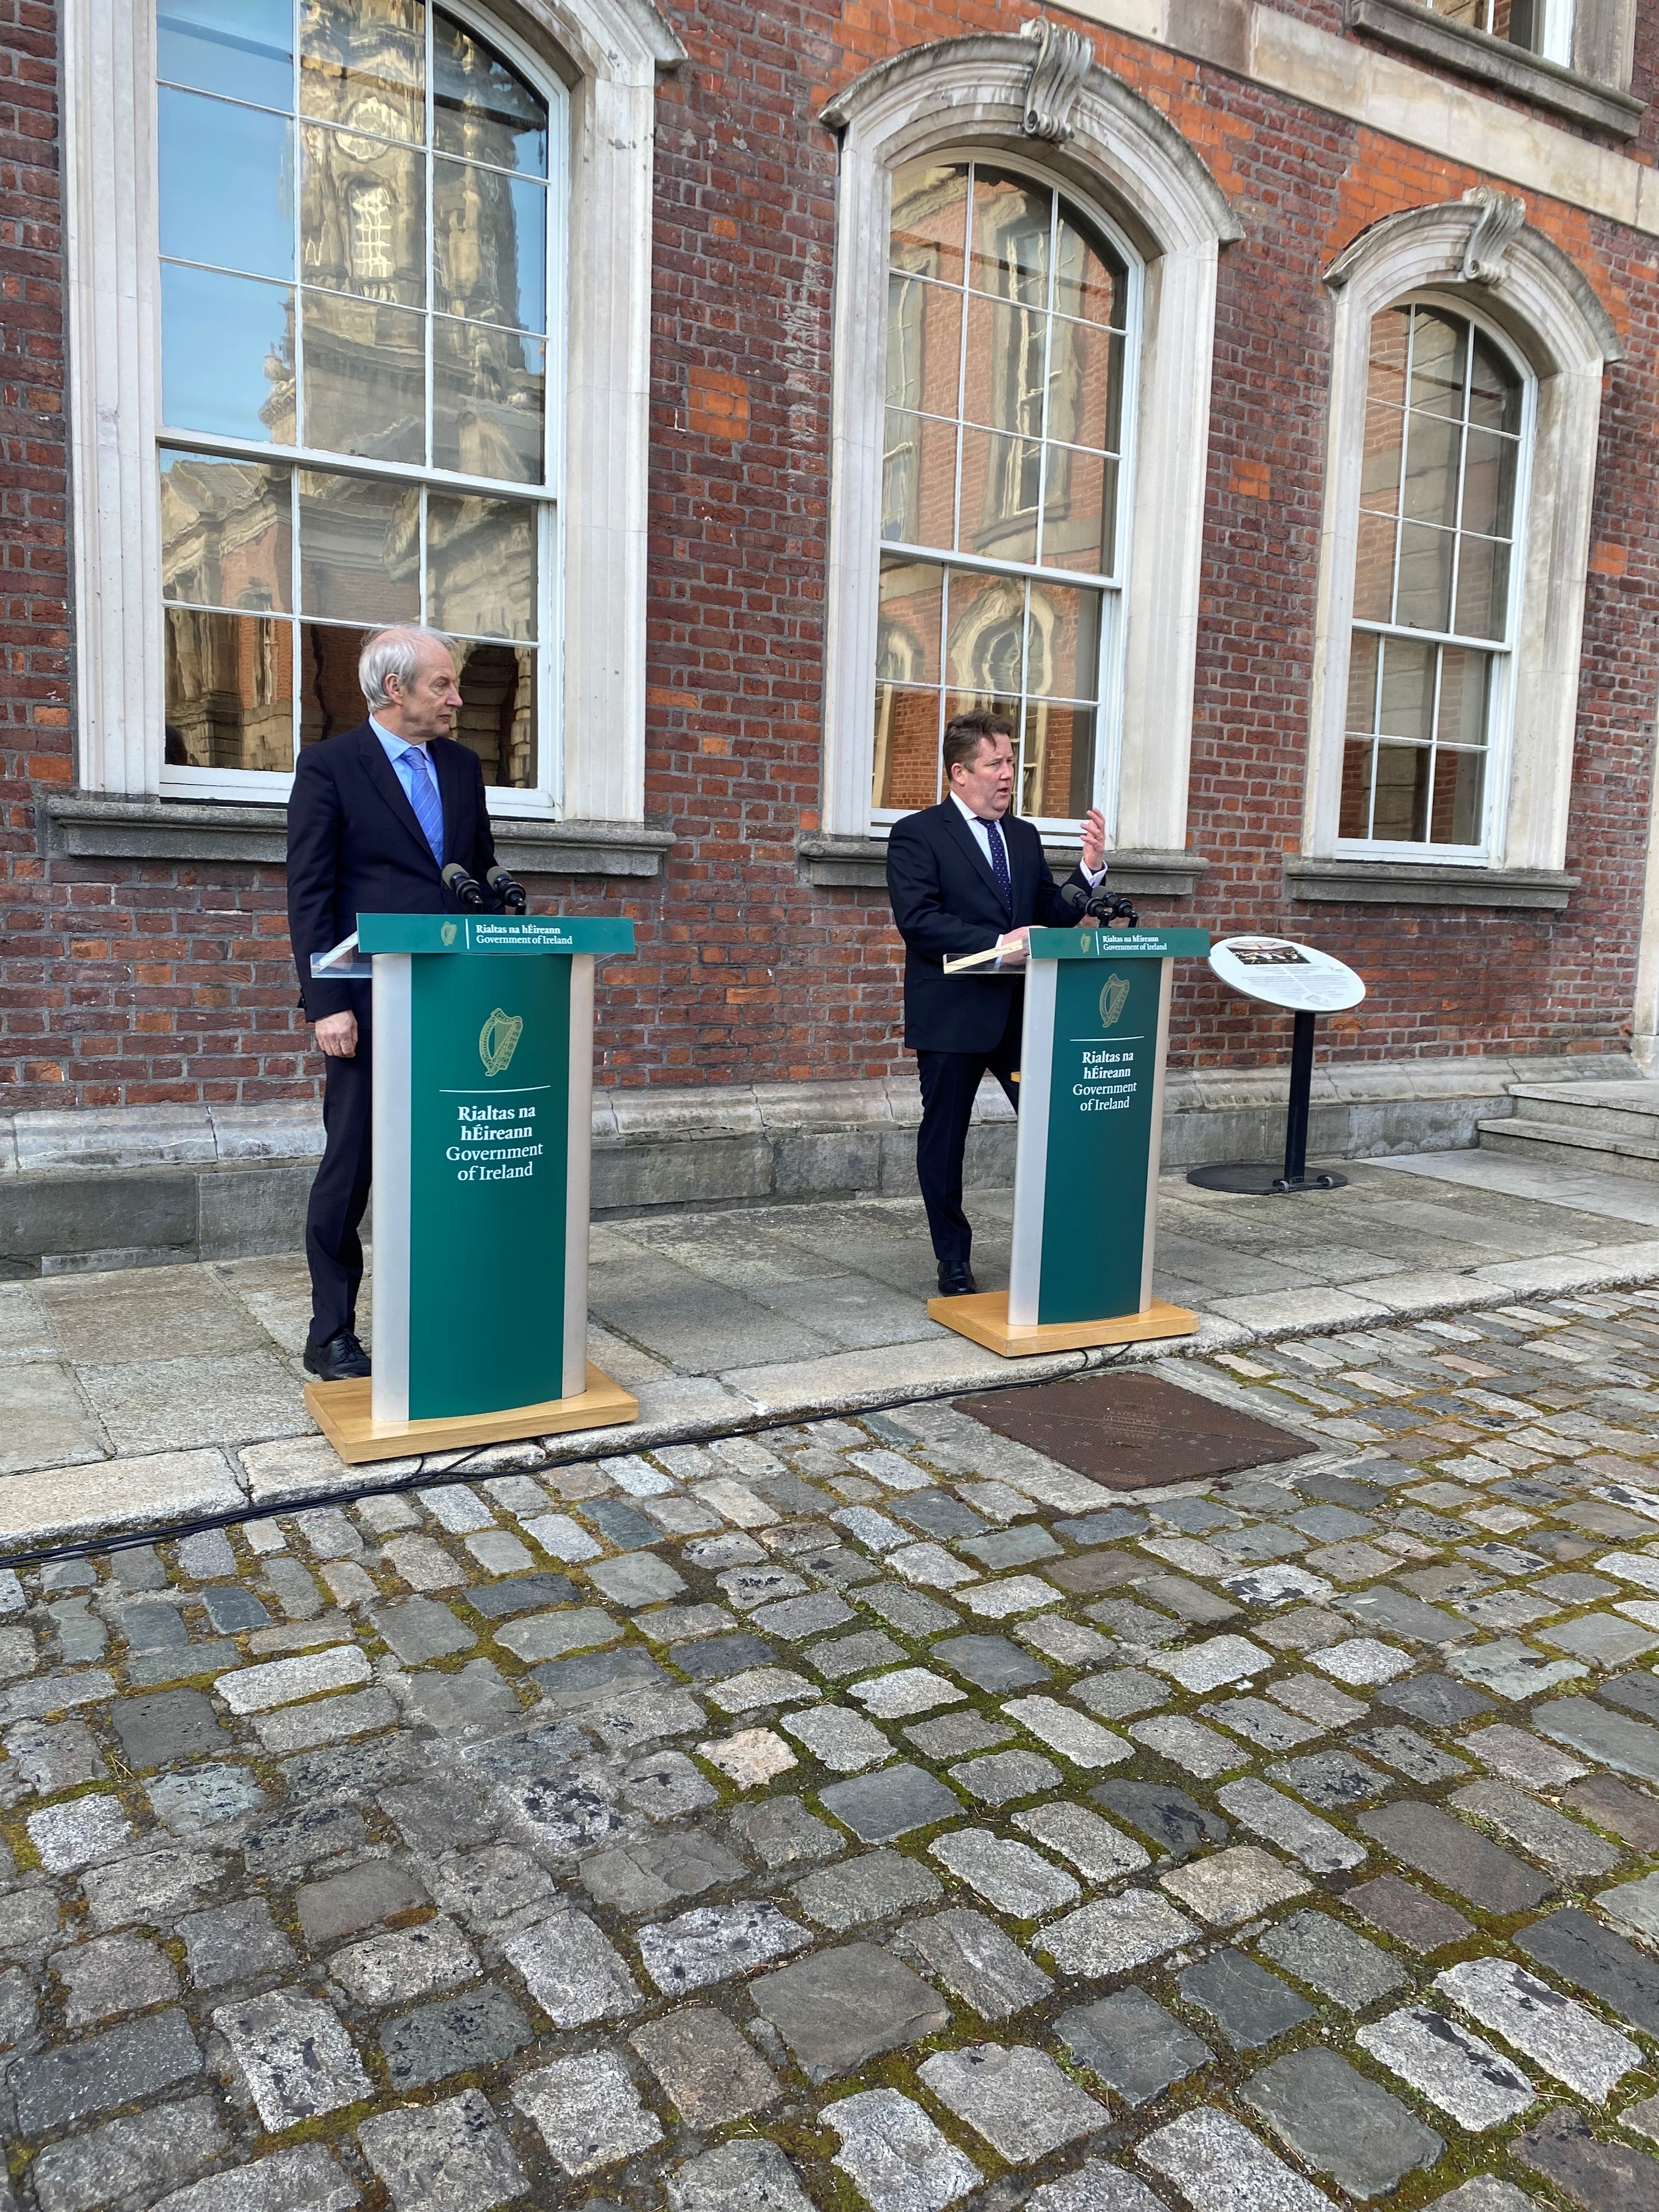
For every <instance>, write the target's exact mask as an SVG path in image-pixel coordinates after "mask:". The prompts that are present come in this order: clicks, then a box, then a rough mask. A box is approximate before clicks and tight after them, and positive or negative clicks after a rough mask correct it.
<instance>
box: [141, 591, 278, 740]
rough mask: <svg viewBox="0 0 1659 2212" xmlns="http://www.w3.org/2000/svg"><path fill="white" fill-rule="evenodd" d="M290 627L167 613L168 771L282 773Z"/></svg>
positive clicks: (258, 618)
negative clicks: (258, 771) (246, 770)
mask: <svg viewBox="0 0 1659 2212" xmlns="http://www.w3.org/2000/svg"><path fill="white" fill-rule="evenodd" d="M293 632H294V626H293V624H292V623H286V622H272V621H270V619H269V618H268V617H264V616H263V615H232V614H210V613H205V612H203V611H198V610H197V609H196V608H193V607H169V608H168V609H167V732H166V758H167V762H168V763H170V764H171V765H172V766H173V767H176V768H209V769H256V770H260V769H263V770H270V769H278V770H280V769H287V768H289V767H290V766H291V765H292V763H293V758H294V647H293Z"/></svg>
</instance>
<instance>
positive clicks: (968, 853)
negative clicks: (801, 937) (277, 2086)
mask: <svg viewBox="0 0 1659 2212" xmlns="http://www.w3.org/2000/svg"><path fill="white" fill-rule="evenodd" d="M1013 734H1014V732H1013V724H1012V722H1011V721H1010V720H1008V718H1007V717H1006V715H1004V714H998V713H995V712H994V711H982V712H979V713H975V714H958V715H957V716H956V717H955V719H954V720H951V722H949V723H947V724H946V725H945V781H946V784H947V786H948V787H949V788H948V793H947V795H946V797H945V799H944V801H943V803H942V804H941V805H938V806H927V807H924V808H922V809H921V811H920V812H919V813H915V814H907V815H906V816H905V817H904V819H903V820H902V822H896V823H894V824H893V829H892V835H891V836H890V838H889V840H888V845H887V895H888V896H889V898H890V900H891V901H892V903H893V919H894V921H896V923H897V925H898V931H899V935H900V936H901V937H902V939H904V1042H905V1043H906V1044H907V1045H908V1047H909V1048H910V1049H911V1051H913V1052H914V1053H915V1055H916V1072H917V1073H918V1075H919V1076H920V1078H921V1128H920V1129H919V1130H918V1131H917V1133H916V1179H917V1181H918V1182H920V1183H921V1195H922V1201H923V1203H924V1204H925V1205H926V1206H927V1226H928V1229H929V1231H931V1233H932V1236H933V1255H934V1257H935V1258H936V1259H937V1260H938V1261H939V1290H940V1291H941V1292H942V1293H943V1295H944V1296H945V1297H963V1296H964V1295H965V1294H966V1293H968V1292H969V1291H973V1290H974V1289H975V1287H976V1285H975V1281H974V1277H973V1271H972V1269H971V1268H970V1267H969V1264H968V1262H969V1251H970V1249H971V1247H972V1243H973V1235H974V1232H973V1230H972V1228H971V1227H970V1226H969V1220H968V1217H967V1215H966V1214H965V1213H964V1212H963V1210H962V1156H963V1148H964V1146H966V1144H967V1141H968V1125H969V1121H970V1120H971V1118H972V1115H973V1110H974V1096H975V1092H976V1091H978V1089H979V1085H980V1079H981V1076H983V1075H984V1074H985V1073H986V1072H987V1069H988V1070H989V1072H990V1073H992V1074H993V1075H994V1076H995V1077H996V1079H997V1081H998V1082H999V1083H1000V1085H1002V1087H1003V1089H1004V1091H1006V1093H1007V1095H1008V1099H1009V1103H1011V1104H1012V1106H1013V1107H1014V1108H1015V1109H1016V1110H1018V1106H1019V1098H1018V1092H1017V1091H1016V1090H1015V1087H1014V1079H1015V1073H1016V1071H1017V1069H1018V1066H1019V1046H1020V1025H1021V1022H1022V1019H1023V1018H1024V1011H1025V987H1024V982H1023V981H1022V980H1021V979H1020V978H1019V977H1018V975H1007V974H1005V973H996V974H987V975H975V974H973V973H972V972H971V971H970V972H969V973H968V974H966V975H945V972H944V963H945V961H946V960H959V959H961V958H963V956H964V955H966V954H968V953H970V952H984V951H989V950H990V948H991V947H992V946H993V945H1002V946H1004V947H1006V948H1007V949H1006V953H1005V957H1004V965H1005V966H1015V967H1018V966H1019V965H1021V964H1022V963H1024V959H1025V956H1026V948H1027V945H1028V942H1029V940H1030V933H1031V929H1032V927H1033V925H1035V926H1036V927H1038V928H1043V929H1071V928H1074V927H1076V925H1077V923H1078V922H1079V921H1081V920H1082V919H1083V908H1082V900H1081V898H1080V897H1079V900H1078V903H1077V904H1076V905H1075V906H1073V905H1072V904H1069V903H1068V902H1067V901H1066V898H1065V897H1064V896H1062V894H1061V890H1060V886H1059V885H1057V884H1055V882H1054V878H1053V877H1052V876H1051V875H1050V874H1049V872H1048V861H1047V860H1045V859H1044V857H1043V852H1042V839H1041V838H1040V837H1039V836H1038V835H1037V833H1036V830H1035V829H1033V828H1032V827H1031V825H1030V823H1029V822H1022V821H1021V820H1020V819H1019V818H1018V816H1016V815H1014V814H1012V813H1011V812H1010V811H1009V809H1010V807H1011V806H1012V803H1013V796H1014V749H1013ZM1105 872H1106V823H1105V818H1104V817H1103V815H1102V814H1101V813H1100V812H1099V811H1098V809H1097V808H1095V807H1091V808H1090V810H1089V811H1088V812H1087V813H1086V814H1085V816H1084V817H1083V864H1082V866H1080V867H1079V868H1077V869H1075V870H1074V871H1073V874H1072V876H1071V878H1070V880H1069V882H1068V883H1067V884H1066V890H1067V891H1071V892H1073V896H1077V893H1078V891H1079V890H1094V888H1095V887H1096V885H1097V884H1098V883H1099V882H1100V879H1101V878H1102V877H1103V875H1104V874H1105Z"/></svg>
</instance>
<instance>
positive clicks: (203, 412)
mask: <svg viewBox="0 0 1659 2212" xmlns="http://www.w3.org/2000/svg"><path fill="white" fill-rule="evenodd" d="M161 419H162V421H163V422H167V424H169V425H170V426H172V427H173V428H179V429H189V430H196V431H211V432H214V433H216V434H217V435H219V436H220V437H223V438H249V439H256V440H258V441H260V442H261V443H264V442H270V443H275V444H288V443H289V442H291V440H292V435H293V422H294V294H293V291H292V289H290V288H289V286H288V285H286V284H262V283H258V281H257V280H256V279H255V278H253V277H252V276H221V275H220V274H219V272H218V271H217V270H212V269H191V268H187V267H185V265H184V264H182V263H180V262H176V261H169V262H163V263H162V264H161Z"/></svg>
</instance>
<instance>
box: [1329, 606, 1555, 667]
mask: <svg viewBox="0 0 1659 2212" xmlns="http://www.w3.org/2000/svg"><path fill="white" fill-rule="evenodd" d="M1352 628H1353V629H1357V630H1364V632H1365V634H1366V635H1367V636H1368V637H1395V638H1401V639H1404V640H1406V641H1409V642H1410V643H1412V644H1413V645H1450V646H1456V647H1458V648H1459V649H1460V650H1461V651H1462V652H1465V653H1493V654H1496V655H1500V656H1502V657H1503V658H1504V659H1508V658H1509V656H1510V654H1511V653H1513V652H1514V650H1515V647H1513V646H1512V645H1511V644H1510V641H1509V640H1508V639H1507V638H1500V637H1466V636H1465V635H1463V633H1462V631H1461V630H1455V629H1412V628H1411V627H1410V626H1409V624H1407V623H1381V622H1370V621H1364V620H1362V619H1361V618H1360V617H1358V616H1356V617H1354V619H1353V622H1352Z"/></svg>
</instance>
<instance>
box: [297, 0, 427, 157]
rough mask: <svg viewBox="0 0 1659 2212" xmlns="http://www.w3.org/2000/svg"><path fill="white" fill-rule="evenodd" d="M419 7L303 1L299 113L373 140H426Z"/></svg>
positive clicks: (354, 0)
mask: <svg viewBox="0 0 1659 2212" xmlns="http://www.w3.org/2000/svg"><path fill="white" fill-rule="evenodd" d="M424 15H425V11H424V9H422V5H421V0H300V52H301V69H300V106H301V112H303V113H305V114H307V115H317V116H321V117H322V118H324V119H325V121H327V122H330V123H345V124H349V125H350V126H351V128H352V129H353V130H354V131H368V132H371V133H372V134H373V135H374V137H381V138H403V139H407V140H409V141H410V143H414V144H416V145H418V144H420V143H421V142H422V140H423V139H424V138H425V137H426V97H425V88H426V28H425V21H424Z"/></svg>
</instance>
